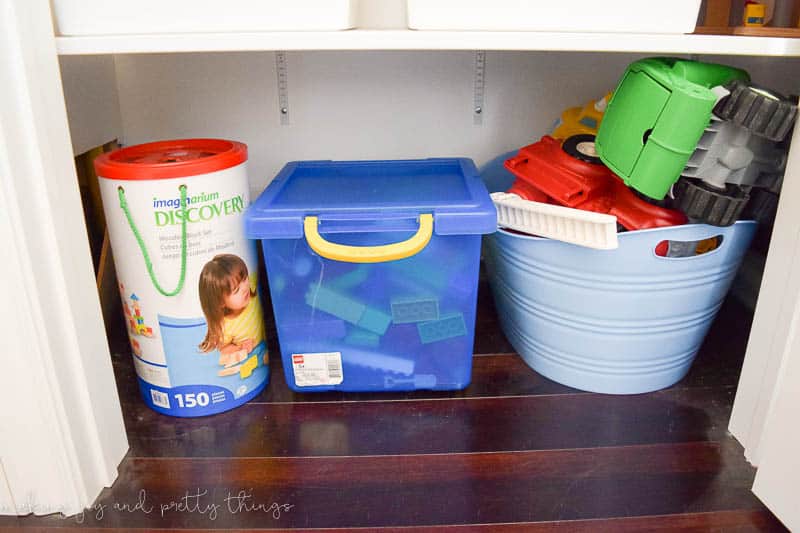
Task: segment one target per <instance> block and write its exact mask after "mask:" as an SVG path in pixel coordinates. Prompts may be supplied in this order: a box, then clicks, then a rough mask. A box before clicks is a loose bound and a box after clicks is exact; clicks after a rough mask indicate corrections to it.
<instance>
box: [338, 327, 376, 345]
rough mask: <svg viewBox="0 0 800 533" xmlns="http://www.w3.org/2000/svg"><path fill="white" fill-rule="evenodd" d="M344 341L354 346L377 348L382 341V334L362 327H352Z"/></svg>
mask: <svg viewBox="0 0 800 533" xmlns="http://www.w3.org/2000/svg"><path fill="white" fill-rule="evenodd" d="M344 342H346V343H347V344H352V345H354V346H366V347H368V348H377V347H378V345H379V344H380V342H381V336H380V335H378V334H376V333H372V332H371V331H367V330H365V329H361V328H351V329H350V331H349V332H348V333H347V336H346V337H345V338H344Z"/></svg>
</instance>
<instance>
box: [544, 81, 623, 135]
mask: <svg viewBox="0 0 800 533" xmlns="http://www.w3.org/2000/svg"><path fill="white" fill-rule="evenodd" d="M609 100H611V93H608V94H606V95H605V96H604V97H603V98H601V99H600V100H596V101H595V100H592V101H591V102H589V103H588V104H586V105H585V106H583V107H570V108H569V109H567V110H566V111H564V112H563V113H562V114H561V118H559V119H558V121H557V122H556V125H555V126H554V127H553V133H552V134H551V136H552V137H554V138H556V139H562V140H563V139H567V138H568V137H572V136H573V135H580V134H590V135H597V130H598V129H599V128H600V122H601V121H602V120H603V114H604V113H605V112H606V106H607V105H608V102H609Z"/></svg>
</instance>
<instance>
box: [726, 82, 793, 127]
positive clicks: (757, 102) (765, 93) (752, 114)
mask: <svg viewBox="0 0 800 533" xmlns="http://www.w3.org/2000/svg"><path fill="white" fill-rule="evenodd" d="M725 88H726V89H727V90H728V91H730V94H729V95H728V96H726V97H724V98H722V99H721V100H720V101H719V102H717V105H716V106H715V107H714V114H715V115H716V116H718V117H719V118H721V119H722V120H730V121H732V122H734V123H736V124H739V125H740V126H744V127H745V128H747V129H748V130H750V131H751V132H753V133H755V134H756V135H760V136H761V137H766V138H767V139H770V140H772V141H776V142H780V141H782V140H784V139H785V138H786V136H787V135H788V134H789V132H790V131H791V130H792V126H793V125H794V121H795V118H796V117H797V104H796V102H794V101H792V100H790V99H789V98H786V97H785V96H783V95H781V94H779V93H777V92H775V91H771V90H769V89H765V88H763V87H759V86H758V85H755V84H753V83H748V82H744V81H741V80H733V81H731V82H730V83H728V84H727V85H725Z"/></svg>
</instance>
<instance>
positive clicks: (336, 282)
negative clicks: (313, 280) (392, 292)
mask: <svg viewBox="0 0 800 533" xmlns="http://www.w3.org/2000/svg"><path fill="white" fill-rule="evenodd" d="M368 277H369V269H368V268H367V267H366V266H364V265H359V266H357V267H355V268H354V269H353V270H351V271H349V272H346V273H344V274H342V275H340V276H338V277H336V278H333V279H331V280H329V281H326V282H325V286H326V287H329V288H331V289H337V290H340V291H346V290H348V289H353V288H355V287H358V286H359V285H361V284H362V283H364V282H365V281H367V278H368Z"/></svg>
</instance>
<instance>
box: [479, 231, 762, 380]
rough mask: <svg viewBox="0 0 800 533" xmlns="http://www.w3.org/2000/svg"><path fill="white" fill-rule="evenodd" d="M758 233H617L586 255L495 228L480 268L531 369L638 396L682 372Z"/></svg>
mask: <svg viewBox="0 0 800 533" xmlns="http://www.w3.org/2000/svg"><path fill="white" fill-rule="evenodd" d="M755 229H756V223H755V222H749V221H741V222H737V223H736V224H734V225H733V226H730V227H727V228H719V227H714V226H706V225H686V226H679V227H670V228H658V229H652V230H642V231H632V232H627V233H622V234H620V235H619V248H618V249H616V250H593V249H590V248H584V247H580V246H575V245H572V244H567V243H563V242H559V241H554V240H550V239H542V238H538V237H530V236H527V235H521V234H516V233H510V232H507V231H504V230H499V231H498V232H497V233H495V234H492V235H488V236H487V237H486V251H485V252H486V258H485V260H486V265H487V269H488V272H489V280H490V283H491V286H492V292H493V293H494V299H495V303H496V306H497V311H498V314H499V317H500V324H501V326H502V328H503V331H504V332H505V334H506V337H508V340H509V341H510V342H511V344H512V345H513V346H514V348H515V349H516V350H517V352H518V353H519V354H520V355H521V356H522V358H523V359H524V360H525V361H526V362H527V363H528V365H530V366H531V367H532V368H533V369H534V370H536V371H537V372H539V373H540V374H543V375H544V376H546V377H548V378H550V379H552V380H554V381H557V382H559V383H562V384H564V385H568V386H570V387H575V388H577V389H582V390H587V391H592V392H602V393H610V394H636V393H643V392H649V391H653V390H658V389H662V388H664V387H668V386H670V385H672V384H674V383H676V382H677V381H679V380H680V379H681V378H683V376H685V375H686V373H687V372H688V371H689V367H690V366H691V364H692V361H693V360H694V357H695V355H696V354H697V351H698V350H699V349H700V345H701V344H702V342H703V338H704V337H705V335H706V332H707V331H708V328H709V327H710V326H711V323H712V321H713V320H714V317H715V316H716V314H717V311H718V310H719V308H720V306H721V305H722V300H723V298H724V297H725V294H726V293H727V291H728V288H729V287H730V284H731V281H732V280H733V278H734V276H735V274H736V271H737V269H738V268H739V264H740V263H741V261H742V258H743V257H744V254H745V251H746V250H747V247H748V246H749V244H750V241H751V239H752V237H753V233H754V232H755ZM717 235H719V236H722V243H721V244H720V245H719V246H718V247H717V248H716V249H715V250H713V251H711V252H708V253H705V254H702V255H695V256H692V257H680V258H671V257H660V256H658V255H656V254H655V248H656V245H657V244H658V243H659V242H661V241H664V240H669V241H686V242H688V241H700V240H703V239H707V238H711V237H714V236H717Z"/></svg>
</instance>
